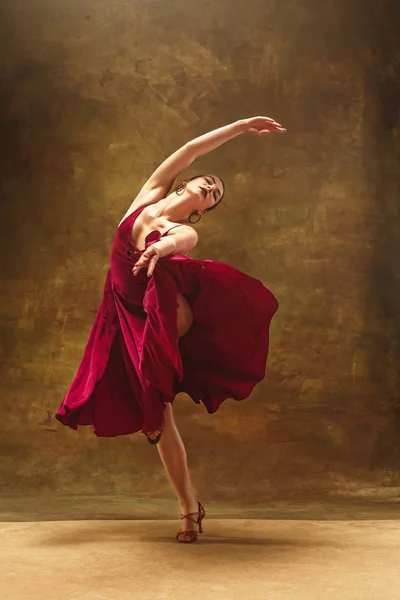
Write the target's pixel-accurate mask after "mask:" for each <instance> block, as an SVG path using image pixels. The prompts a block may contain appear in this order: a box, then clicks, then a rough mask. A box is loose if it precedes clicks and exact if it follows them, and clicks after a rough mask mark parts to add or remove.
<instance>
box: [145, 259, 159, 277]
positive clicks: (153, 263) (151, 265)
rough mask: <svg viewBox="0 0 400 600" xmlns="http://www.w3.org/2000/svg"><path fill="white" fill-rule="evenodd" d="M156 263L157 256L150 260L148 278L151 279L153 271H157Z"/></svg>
mask: <svg viewBox="0 0 400 600" xmlns="http://www.w3.org/2000/svg"><path fill="white" fill-rule="evenodd" d="M156 262H157V257H156V256H152V257H151V258H150V262H149V268H148V269H147V277H151V276H152V275H153V271H154V269H155V266H156Z"/></svg>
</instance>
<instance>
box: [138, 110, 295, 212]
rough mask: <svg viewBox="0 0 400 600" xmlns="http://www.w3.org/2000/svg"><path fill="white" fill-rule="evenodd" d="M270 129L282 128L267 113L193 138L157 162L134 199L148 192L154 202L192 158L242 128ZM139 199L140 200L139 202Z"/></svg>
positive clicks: (263, 131) (257, 132)
mask: <svg viewBox="0 0 400 600" xmlns="http://www.w3.org/2000/svg"><path fill="white" fill-rule="evenodd" d="M271 131H281V132H283V131H286V130H285V129H284V128H283V127H282V125H280V123H277V122H276V121H274V119H271V118H269V117H252V118H250V119H240V120H239V121H235V122H234V123H230V124H229V125H225V126H224V127H219V128H218V129H214V130H213V131H209V132H208V133H205V134H204V135H201V136H199V137H196V138H194V139H193V140H191V141H189V142H187V143H186V144H184V146H182V147H181V148H179V150H176V152H174V153H173V154H171V156H169V157H168V158H167V159H166V160H164V162H163V163H161V165H160V166H159V167H158V168H157V169H156V170H155V171H154V173H153V174H152V175H151V177H150V178H149V179H148V180H147V181H146V183H145V184H144V186H143V187H142V189H141V191H140V193H139V196H138V197H137V198H136V200H139V197H141V198H142V199H143V197H144V196H146V195H149V197H150V198H152V199H151V200H150V202H149V203H150V204H151V203H153V202H157V200H158V199H161V198H163V197H164V196H165V195H166V194H167V193H168V191H169V190H170V188H171V185H172V183H173V181H174V179H175V178H176V177H177V176H178V175H179V174H180V173H181V172H182V171H184V170H185V169H187V168H188V167H189V166H190V165H191V164H192V163H193V162H194V161H195V160H196V158H198V157H199V156H202V155H203V154H207V153H208V152H211V151H212V150H214V149H215V148H218V146H221V145H222V144H224V143H225V142H227V141H228V140H231V139H232V138H234V137H236V136H238V135H240V134H242V133H246V132H248V133H251V134H253V135H257V136H258V135H264V134H267V133H270V132H271ZM158 196H159V197H158ZM150 198H149V199H150ZM135 202H136V201H135ZM140 203H141V204H142V202H140Z"/></svg>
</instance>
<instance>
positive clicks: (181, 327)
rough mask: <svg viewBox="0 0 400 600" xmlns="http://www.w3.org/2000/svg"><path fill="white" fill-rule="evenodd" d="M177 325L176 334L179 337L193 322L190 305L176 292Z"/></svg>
mask: <svg viewBox="0 0 400 600" xmlns="http://www.w3.org/2000/svg"><path fill="white" fill-rule="evenodd" d="M176 299H177V303H178V309H177V325H178V335H179V337H181V336H182V335H185V333H187V332H188V331H189V329H190V328H191V326H192V323H193V312H192V309H191V307H190V304H189V302H188V301H187V300H186V298H185V297H184V296H182V294H179V293H178V294H177V298H176Z"/></svg>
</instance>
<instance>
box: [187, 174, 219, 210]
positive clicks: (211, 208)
mask: <svg viewBox="0 0 400 600" xmlns="http://www.w3.org/2000/svg"><path fill="white" fill-rule="evenodd" d="M198 177H204V175H193V177H189V181H192V179H197V178H198ZM218 179H219V180H220V181H221V183H222V187H223V190H222V195H221V198H220V199H219V200H218V202H216V203H215V204H214V206H210V208H206V210H205V211H204V212H210V210H214V208H217V206H218V204H219V203H220V202H221V200H222V198H223V197H224V194H225V183H224V182H223V180H222V179H221V177H219V176H218Z"/></svg>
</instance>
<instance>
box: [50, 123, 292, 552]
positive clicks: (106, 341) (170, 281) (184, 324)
mask: <svg viewBox="0 0 400 600" xmlns="http://www.w3.org/2000/svg"><path fill="white" fill-rule="evenodd" d="M285 131H286V129H284V127H282V125H280V123H277V122H276V121H275V120H274V119H271V118H269V117H263V116H261V117H253V118H249V119H241V120H239V121H236V122H234V123H231V124H229V125H226V126H224V127H220V128H218V129H215V130H214V131H210V132H209V133H206V134H204V135H201V136H200V137H197V138H195V139H193V140H192V141H189V142H188V143H186V144H185V145H184V146H183V147H182V148H180V149H178V150H177V151H176V152H174V153H173V154H172V155H171V156H170V157H168V158H167V159H166V160H165V161H164V162H163V163H162V164H161V165H160V166H159V167H158V168H157V169H156V170H155V172H154V173H153V175H152V176H151V177H150V179H149V180H148V181H147V182H146V183H145V184H144V186H143V187H142V189H141V190H140V192H139V194H138V195H137V197H136V198H135V200H134V201H133V202H132V204H131V206H130V207H129V209H128V211H127V213H126V214H125V216H124V217H123V219H122V221H121V222H120V224H119V225H118V227H117V229H116V232H115V236H114V239H113V244H112V249H111V256H110V267H109V270H108V273H107V276H106V281H105V287H104V293H103V298H102V301H101V303H100V306H99V309H98V312H97V315H96V318H95V321H94V323H93V326H92V329H91V332H90V335H89V339H88V342H87V344H86V347H85V350H84V353H83V357H82V360H81V363H80V365H79V368H78V370H77V373H76V375H75V378H74V380H73V382H72V384H71V387H70V389H69V391H68V393H67V394H66V396H65V398H64V400H63V402H62V403H61V406H60V408H59V410H58V412H57V413H56V418H57V419H58V420H59V421H60V422H61V423H63V424H64V425H67V426H69V427H72V428H73V429H78V426H79V425H91V426H92V427H93V430H94V433H95V434H96V435H97V436H107V437H112V436H117V435H125V434H129V433H134V432H137V431H139V430H141V432H142V433H143V434H144V435H145V436H146V438H147V440H148V442H149V443H150V444H155V445H157V449H158V451H159V454H160V457H161V460H162V462H163V465H164V467H165V469H166V471H167V473H168V476H169V479H170V482H171V484H172V487H173V488H174V490H175V492H176V495H177V497H178V500H179V503H180V507H181V511H182V514H181V519H183V523H182V528H181V529H180V530H179V531H178V533H177V536H176V537H177V540H178V541H180V542H184V543H187V542H192V541H196V539H197V535H198V531H197V525H198V526H199V533H202V524H201V522H202V519H203V518H204V516H205V511H204V508H203V506H202V505H201V503H200V502H198V501H197V500H196V498H195V495H194V492H193V488H192V484H191V481H190V475H189V471H188V467H187V456H186V451H185V447H184V445H183V442H182V439H181V437H180V434H179V432H178V430H177V427H176V424H175V422H174V418H173V411H172V404H173V401H174V398H175V396H176V394H178V393H179V392H186V393H187V394H188V395H189V396H190V397H191V398H192V400H193V401H194V402H195V403H196V404H200V402H202V403H203V404H204V406H205V407H206V409H207V411H208V413H210V414H211V413H214V412H215V411H216V410H217V409H218V408H219V406H220V404H221V403H222V402H223V401H224V400H225V399H227V398H231V399H233V400H244V399H245V398H247V397H248V396H249V395H250V393H251V391H252V389H253V387H254V386H255V385H256V384H257V383H258V382H259V381H261V380H262V379H264V377H265V369H266V360H267V355H268V345H269V326H270V322H271V319H272V317H273V315H274V313H275V312H276V310H277V308H278V302H277V300H276V298H275V297H274V295H273V294H272V293H271V292H270V291H269V290H268V288H267V287H265V286H264V285H263V283H261V281H259V280H258V279H255V278H253V277H251V276H249V275H247V274H245V273H243V272H241V271H240V270H238V269H236V268H235V267H233V266H230V265H227V264H225V263H222V262H219V261H215V260H199V259H193V258H190V257H189V256H188V253H189V252H190V251H191V250H192V249H193V248H194V247H195V245H196V243H197V241H198V234H197V232H196V231H195V229H194V228H193V227H192V225H191V224H193V223H196V222H197V221H199V220H200V219H201V218H202V216H203V215H205V214H207V213H209V212H210V211H211V210H214V209H215V208H216V207H217V206H218V205H219V204H220V202H221V201H222V199H223V196H224V193H225V186H224V183H223V181H222V179H221V178H220V177H216V176H214V175H205V176H203V175H196V176H194V177H189V178H186V179H185V180H184V181H182V182H181V183H179V185H178V186H177V187H176V189H175V191H173V192H172V193H170V194H168V192H169V190H170V189H171V186H172V183H173V181H174V180H175V178H176V177H177V176H178V175H179V174H180V173H181V172H182V171H184V170H185V169H187V168H188V167H189V166H190V165H191V164H192V163H193V162H194V160H195V159H196V158H197V157H199V156H201V155H203V154H206V153H207V152H210V151H211V150H214V149H215V148H217V147H218V146H220V145H221V144H223V143H225V142H227V141H228V140H230V139H232V138H234V137H236V136H238V135H240V134H243V133H250V134H252V135H255V136H261V135H266V134H269V133H270V132H281V133H283V132H285ZM233 214H234V209H233V210H232V215H233Z"/></svg>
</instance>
